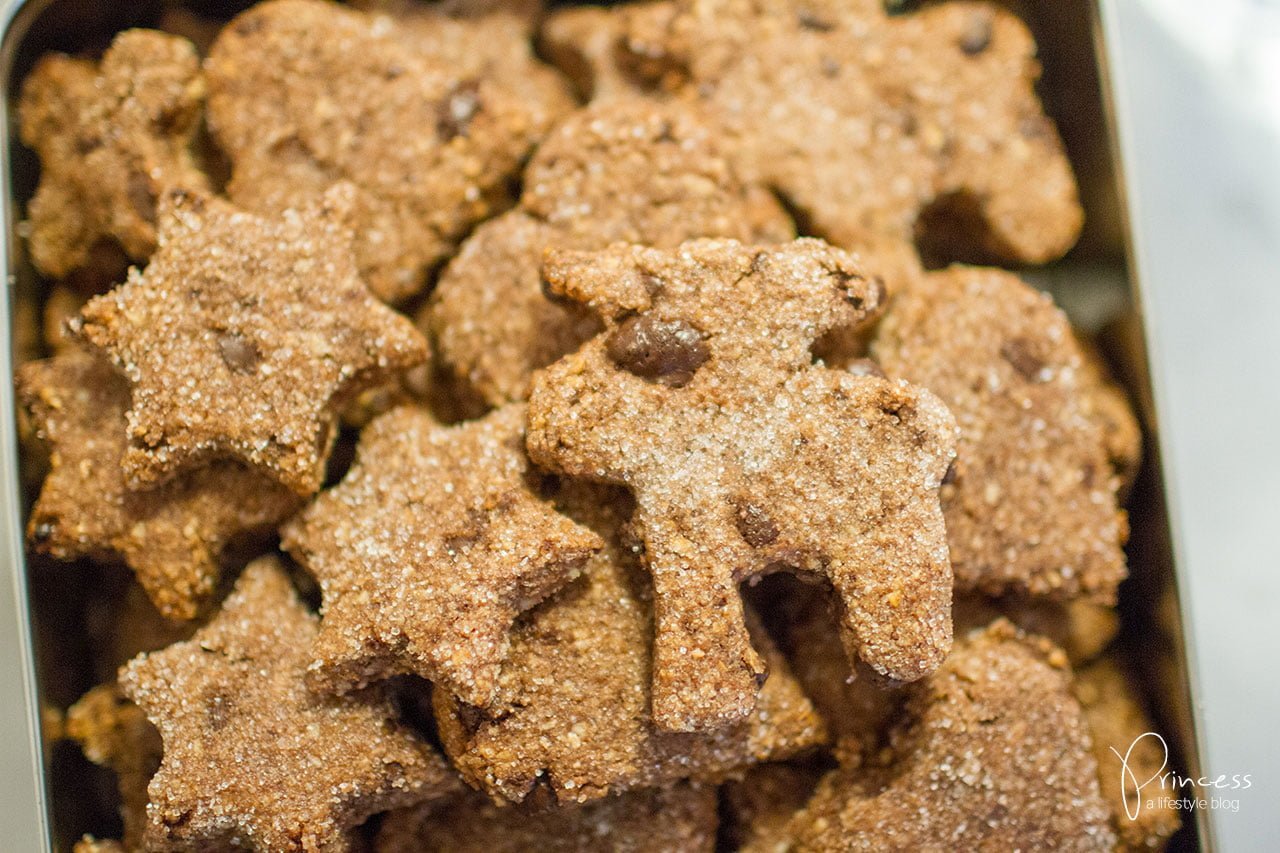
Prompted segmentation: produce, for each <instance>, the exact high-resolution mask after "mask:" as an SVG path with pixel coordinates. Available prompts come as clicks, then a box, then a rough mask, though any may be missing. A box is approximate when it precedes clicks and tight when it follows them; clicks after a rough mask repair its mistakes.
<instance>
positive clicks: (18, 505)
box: [0, 0, 1211, 850]
mask: <svg viewBox="0 0 1280 853" xmlns="http://www.w3.org/2000/svg"><path fill="white" fill-rule="evenodd" d="M226 5H234V4H226ZM242 5H243V4H242ZM160 7H161V3H160V2H158V0H156V2H137V3H125V4H117V3H114V2H111V0H78V2H77V0H29V1H28V2H23V0H0V26H3V28H4V38H3V43H2V46H0V74H2V75H3V78H4V80H5V97H6V110H5V121H6V128H5V132H4V133H3V134H0V186H3V188H4V198H5V199H6V200H7V202H8V204H7V205H6V208H5V221H4V227H3V230H2V231H0V245H2V246H3V248H4V258H5V261H6V263H7V265H8V266H7V273H8V298H7V299H6V300H4V301H3V304H0V329H3V330H4V331H3V334H6V335H8V342H9V345H8V346H4V347H0V374H3V375H5V376H11V375H12V372H13V361H14V358H13V347H14V342H15V340H16V336H15V335H14V334H13V332H14V328H15V327H14V326H13V323H14V322H15V318H14V312H13V308H14V305H15V304H16V295H17V293H18V292H19V290H20V289H21V288H24V287H35V286H37V282H36V279H35V277H34V275H33V273H32V272H31V271H30V269H29V267H28V266H27V265H26V262H25V259H24V257H23V255H24V253H23V247H22V245H21V239H20V236H19V224H20V220H21V213H22V211H23V210H24V209H25V204H26V198H25V194H26V193H29V192H30V191H31V187H32V183H33V176H34V175H33V172H34V169H35V168H36V164H35V163H34V161H33V160H32V159H31V158H30V157H29V156H28V157H24V158H22V159H18V158H17V157H16V156H15V155H16V152H15V146H16V143H15V142H14V141H13V140H14V129H13V127H12V123H13V117H12V112H13V109H12V107H13V103H12V96H13V94H14V93H15V91H16V88H17V85H18V84H19V83H20V80H21V76H20V75H21V74H22V73H24V71H25V67H24V66H25V65H27V64H29V63H30V61H31V60H32V57H34V56H35V55H37V54H38V53H39V52H41V51H42V50H44V49H46V48H56V49H64V50H65V49H77V48H81V49H83V48H85V47H87V46H90V45H104V44H105V43H106V42H107V41H108V40H109V38H110V37H111V35H112V34H113V33H114V32H116V31H118V30H120V29H123V28H125V27H127V26H129V25H134V24H145V23H147V22H148V21H150V20H151V19H152V18H153V17H154V16H155V15H156V14H157V13H158V11H159V9H160ZM206 7H207V5H206ZM1036 14H1038V15H1039V16H1040V17H1041V19H1042V20H1041V21H1040V22H1039V23H1040V25H1041V27H1042V28H1047V29H1048V34H1049V36H1050V37H1049V38H1046V37H1045V32H1043V31H1042V32H1039V33H1037V35H1038V36H1039V37H1040V40H1041V41H1040V43H1041V54H1042V58H1043V60H1044V64H1045V68H1046V84H1047V87H1048V91H1047V101H1048V102H1049V103H1050V108H1051V111H1054V110H1053V107H1052V104H1053V100H1054V98H1053V94H1054V92H1053V87H1054V85H1055V83H1059V82H1062V83H1067V84H1070V86H1071V87H1072V88H1073V91H1072V92H1071V93H1070V94H1071V95H1072V98H1070V99H1067V103H1065V104H1063V103H1060V104H1059V105H1058V107H1059V108H1058V110H1056V112H1057V115H1056V117H1057V118H1058V120H1059V123H1060V124H1061V125H1062V126H1063V130H1064V136H1065V137H1066V138H1067V140H1068V143H1069V147H1072V146H1071V143H1072V141H1073V139H1074V141H1075V145H1074V150H1073V151H1072V153H1073V155H1076V158H1077V163H1076V165H1077V171H1078V172H1081V168H1080V167H1081V164H1080V162H1079V159H1078V158H1079V157H1080V156H1082V155H1080V152H1081V151H1082V150H1085V151H1088V152H1091V154H1090V155H1089V156H1092V157H1094V158H1101V159H1099V160H1098V162H1095V163H1093V164H1092V167H1091V169H1090V172H1091V173H1090V174H1086V173H1084V172H1081V175H1082V178H1084V179H1085V180H1083V181H1082V190H1083V196H1084V199H1085V202H1086V209H1087V213H1088V215H1089V217H1090V220H1091V221H1093V222H1095V223H1097V222H1098V221H1099V220H1101V221H1102V222H1104V223H1105V222H1106V221H1108V219H1109V217H1108V216H1107V211H1106V209H1107V207H1108V205H1109V204H1110V202H1109V201H1108V200H1109V199H1111V200H1114V199H1115V198H1119V197H1120V194H1119V193H1117V192H1116V191H1117V187H1118V184H1119V181H1118V179H1117V175H1118V174H1119V169H1118V167H1117V163H1118V158H1116V157H1115V155H1114V152H1115V150H1116V149H1115V147H1114V146H1113V145H1112V143H1111V140H1110V138H1109V136H1108V133H1107V130H1106V127H1105V125H1104V124H1103V123H1101V122H1099V123H1095V124H1093V125H1092V126H1089V127H1075V126H1073V125H1072V124H1071V122H1072V121H1073V120H1074V119H1075V118H1077V117H1079V116H1080V115H1090V116H1093V117H1095V118H1098V117H1101V116H1102V115H1103V110H1104V92H1105V91H1106V87H1105V86H1093V87H1092V88H1090V89H1089V90H1088V91H1085V92H1081V91H1078V90H1079V89H1080V88H1081V87H1080V85H1079V84H1078V80H1079V79H1080V78H1079V76H1078V75H1079V74H1080V73H1082V71H1086V70H1091V69H1092V68H1093V67H1094V62H1093V59H1092V57H1093V56H1094V50H1093V46H1092V36H1093V35H1094V34H1096V32H1097V28H1096V27H1095V26H1094V19H1093V17H1092V16H1091V14H1090V7H1089V6H1086V5H1084V4H1075V3H1056V2H1052V0H1046V1H1045V2H1043V3H1041V4H1039V5H1038V6H1035V7H1033V15H1036ZM1086 45H1087V47H1086ZM1098 50H1099V52H1100V53H1101V52H1102V51H1103V47H1102V46H1101V45H1100V46H1099V48H1098ZM1081 51H1083V53H1081ZM1081 56H1083V57H1084V62H1086V63H1087V64H1088V65H1089V66H1090V69H1083V68H1082V66H1081V65H1080V62H1081ZM1086 77H1087V75H1086ZM1081 97H1083V98H1084V100H1083V101H1081V100H1079V99H1080V98H1081ZM1082 105H1083V109H1081V106H1082ZM1118 119H1119V121H1120V123H1121V124H1122V125H1123V123H1124V121H1125V117H1124V116H1123V115H1122V116H1119V117H1118ZM1099 172H1101V173H1102V174H1101V175H1099V174H1098V173H1099ZM1091 184H1092V185H1093V186H1092V187H1091ZM1116 209H1117V210H1118V209H1119V207H1117V208H1116ZM1105 230H1106V229H1105V228H1103V229H1102V231H1103V232H1105ZM1113 234H1115V235H1116V236H1114V237H1113V238H1112V240H1111V241H1110V245H1109V241H1108V239H1107V237H1106V235H1105V233H1100V232H1099V230H1098V229H1096V228H1095V230H1094V231H1093V232H1091V233H1087V234H1086V240H1085V246H1084V247H1083V248H1082V250H1080V251H1077V252H1073V255H1072V256H1071V258H1072V259H1071V260H1069V261H1068V262H1064V263H1062V264H1059V265H1055V266H1054V267H1050V268H1048V269H1046V270H1043V271H1037V272H1035V273H1034V274H1033V275H1032V276H1031V277H1032V278H1033V280H1035V281H1037V282H1038V283H1040V284H1041V285H1042V286H1045V287H1047V288H1048V289H1050V290H1052V291H1053V292H1054V293H1055V296H1057V297H1058V299H1059V302H1060V303H1061V304H1062V305H1063V306H1064V308H1065V309H1066V310H1067V311H1068V313H1070V314H1072V316H1073V319H1074V320H1075V321H1076V322H1077V323H1078V324H1081V325H1084V326H1086V327H1087V328H1089V329H1090V330H1091V331H1094V330H1097V329H1098V328H1099V327H1101V326H1104V325H1106V324H1107V321H1110V320H1113V319H1115V318H1116V317H1118V316H1122V315H1124V314H1125V313H1126V312H1132V311H1133V310H1134V307H1135V306H1139V307H1140V303H1141V301H1140V300H1139V299H1138V298H1137V282H1135V281H1133V280H1132V277H1130V276H1128V275H1127V274H1126V272H1125V265H1124V260H1123V254H1122V251H1123V250H1122V248H1121V247H1120V246H1118V245H1116V240H1123V241H1124V242H1126V243H1131V239H1130V237H1131V235H1128V234H1124V233H1122V232H1121V231H1120V230H1119V228H1117V229H1115V230H1114V231H1113ZM1129 317H1130V319H1131V322H1130V323H1129V324H1128V327H1127V328H1128V332H1129V334H1127V335H1126V334H1119V335H1114V334H1113V335H1111V336H1110V337H1109V338H1108V340H1110V341H1111V342H1112V343H1113V344H1116V345H1115V346H1113V347H1109V348H1108V354H1109V355H1110V356H1112V358H1113V361H1116V362H1118V364H1117V365H1116V366H1117V367H1118V368H1119V373H1120V376H1121V378H1122V379H1123V380H1124V381H1125V382H1126V384H1127V387H1128V389H1129V391H1130V392H1131V394H1132V397H1133V398H1134V400H1135V402H1136V403H1137V404H1138V408H1139V411H1140V414H1141V415H1142V420H1143V422H1144V426H1145V436H1144V438H1145V441H1146V449H1145V456H1146V461H1145V463H1144V464H1145V471H1144V473H1143V474H1142V476H1141V477H1140V479H1139V483H1138V485H1137V486H1136V489H1135V493H1134V500H1135V501H1138V502H1139V503H1138V504H1137V505H1132V506H1131V522H1132V526H1133V540H1132V541H1133V547H1132V548H1131V563H1132V567H1133V575H1134V577H1133V580H1131V581H1130V582H1129V583H1128V584H1127V585H1126V588H1125V592H1124V597H1125V600H1124V601H1123V602H1122V613H1123V616H1124V620H1125V623H1126V625H1127V628H1126V631H1127V632H1128V637H1127V638H1125V640H1124V641H1127V642H1128V648H1129V649H1130V650H1131V651H1133V652H1134V654H1135V656H1136V657H1137V663H1138V668H1139V669H1140V670H1141V671H1142V672H1143V673H1145V674H1146V675H1147V676H1148V677H1147V682H1148V684H1147V686H1148V688H1149V692H1150V693H1151V695H1152V696H1154V697H1156V699H1157V700H1158V708H1157V715H1156V720H1157V726H1158V727H1160V728H1161V729H1162V730H1163V731H1164V732H1166V733H1167V734H1168V735H1169V736H1170V740H1171V741H1172V742H1173V745H1174V747H1175V753H1176V756H1177V758H1176V762H1177V764H1176V767H1177V768H1178V769H1179V772H1183V773H1186V774H1187V775H1191V776H1198V775H1199V768H1200V767H1201V761H1200V757H1201V755H1202V751H1201V747H1200V745H1199V743H1198V738H1197V731H1198V727H1197V724H1196V722H1197V721H1196V719H1195V715H1194V713H1193V708H1194V707H1195V704H1194V702H1193V701H1192V692H1191V690H1192V685H1193V684H1194V679H1193V678H1192V674H1191V673H1190V672H1189V670H1188V665H1187V654H1186V645H1187V642H1186V631H1185V628H1184V621H1185V620H1184V618H1183V615H1184V613H1185V611H1184V610H1183V608H1181V607H1176V608H1173V609H1172V611H1171V612H1169V610H1168V608H1166V611H1167V612H1163V613H1157V612H1156V609H1157V606H1156V605H1157V601H1159V600H1161V598H1162V597H1163V598H1164V599H1165V600H1167V599H1168V596H1173V597H1174V599H1175V600H1176V597H1177V593H1176V589H1177V584H1176V576H1175V574H1174V565H1173V560H1172V555H1173V539H1172V536H1171V531H1170V527H1169V524H1168V519H1167V514H1166V513H1165V510H1164V489H1163V479H1164V478H1163V476H1162V475H1163V474H1164V472H1162V471H1161V470H1160V464H1159V461H1160V459H1161V452H1160V451H1161V448H1160V445H1159V434H1158V432H1157V431H1156V425H1157V423H1158V419H1157V417H1156V407H1155V404H1154V403H1153V394H1152V389H1151V381H1150V379H1149V371H1148V370H1147V368H1148V366H1149V365H1148V364H1147V363H1146V355H1145V347H1144V333H1143V332H1144V330H1143V329H1142V328H1141V318H1140V316H1139V315H1138V314H1136V313H1130V314H1129ZM1133 319H1136V320H1137V323H1138V325H1137V326H1135V325H1134V323H1133V322H1132V320H1133ZM1123 325H1124V324H1121V326H1122V328H1123ZM1135 333H1136V334H1135ZM13 405H14V400H13V391H12V383H10V382H7V381H6V382H0V549H3V554H4V557H5V559H6V560H7V563H8V566H9V569H10V574H11V578H10V582H9V583H0V684H3V685H5V686H6V687H8V688H9V689H5V690H0V761H3V766H4V767H5V769H6V771H7V772H6V781H5V793H4V796H3V797H0V838H3V841H2V842H0V846H2V847H4V848H5V849H12V850H36V849H47V848H49V847H50V843H51V841H50V839H51V838H53V837H54V834H53V833H52V832H51V826H52V825H53V822H54V821H55V820H56V819H57V817H56V816H55V815H52V814H51V813H50V812H51V808H50V805H49V804H50V801H51V798H50V797H49V796H48V795H47V793H48V792H47V791H46V784H47V783H46V777H45V769H44V766H43V765H44V762H43V760H42V756H43V754H44V751H43V748H42V745H41V737H40V703H39V696H40V693H39V691H38V686H39V685H38V679H37V677H36V671H37V670H36V666H35V660H34V654H33V646H34V639H33V635H32V625H31V617H30V605H29V599H28V585H27V565H26V562H25V559H24V555H23V543H22V531H23V513H24V510H25V507H24V498H23V495H22V492H21V484H20V478H19V470H18V459H19V454H18V446H17V437H16V429H15V412H14V410H13ZM1152 638H1155V639H1156V643H1155V646H1156V647H1155V648H1152V647H1151V646H1152V644H1151V642H1149V641H1150V640H1151V639H1152ZM1139 640H1141V642H1138V641H1139ZM14 685H21V689H20V690H19V689H14V688H13V686H14ZM1184 818H1188V819H1189V820H1188V822H1194V827H1193V828H1192V829H1189V830H1184V833H1183V834H1182V835H1181V836H1180V838H1179V846H1185V847H1186V848H1194V847H1195V846H1197V845H1198V846H1200V847H1202V848H1205V849H1208V848H1209V847H1210V846H1211V837H1210V826H1209V823H1210V821H1209V815H1208V814H1207V813H1205V812H1202V811H1198V812H1192V813H1191V814H1190V815H1184Z"/></svg>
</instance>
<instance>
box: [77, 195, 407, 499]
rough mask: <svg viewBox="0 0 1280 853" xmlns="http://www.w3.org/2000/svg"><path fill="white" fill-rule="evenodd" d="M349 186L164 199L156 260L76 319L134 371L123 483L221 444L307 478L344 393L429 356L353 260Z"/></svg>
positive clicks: (320, 463)
mask: <svg viewBox="0 0 1280 853" xmlns="http://www.w3.org/2000/svg"><path fill="white" fill-rule="evenodd" d="M353 196H354V190H353V188H352V187H351V186H350V185H349V184H340V185H337V186H335V187H333V188H332V189H331V190H330V191H329V192H327V193H325V195H324V196H323V197H322V198H321V199H319V200H318V201H317V202H316V203H314V204H311V205H308V206H307V207H304V208H300V209H298V210H289V211H286V212H285V213H283V214H281V215H279V216H271V217H262V216H257V215H255V214H251V213H247V212H244V211H242V210H240V209H238V208H236V207H234V206H232V205H231V204H229V203H227V202H226V201H223V200H221V199H219V198H214V197H211V196H206V195H200V194H196V193H190V192H185V191H177V192H173V193H169V194H167V195H166V196H165V197H164V198H163V199H161V203H160V232H161V233H160V247H159V249H158V250H157V251H156V253H155V256H154V257H153V258H152V259H151V263H150V264H148V265H147V268H146V269H145V270H144V271H141V272H139V271H136V270H135V271H133V272H131V273H130V275H129V280H128V281H127V282H125V283H124V284H123V285H121V286H120V287H118V288H116V289H115V290H113V291H111V292H110V293H107V294H105V295H103V296H100V297H97V298H95V299H93V300H92V301H91V302H89V303H88V304H87V305H86V306H85V307H84V310H83V311H82V312H81V314H80V318H79V320H78V326H77V329H78V333H79V334H80V335H81V336H82V337H83V338H84V339H86V340H88V341H89V342H91V343H93V344H94V345H96V346H98V347H101V348H102V349H104V350H105V351H106V352H107V353H108V354H109V355H110V356H111V358H112V360H113V361H114V362H115V363H116V364H117V365H118V366H119V367H120V368H121V369H122V370H123V371H124V373H125V375H126V376H127V377H128V378H129V384H130V390H131V392H132V402H131V406H130V409H129V448H128V450H127V451H126V453H125V455H124V469H125V474H126V476H127V478H128V482H129V485H130V487H131V488H140V487H144V486H149V485H155V484H158V483H161V482H163V481H164V480H165V479H167V478H169V477H171V476H173V475H174V474H176V473H177V472H179V471H181V470H184V469H191V468H193V467H198V466H199V465H201V464H204V463H206V462H208V461H209V460H210V459H214V458H223V457H230V458H237V459H240V460H241V461H243V462H244V463H245V464H247V465H250V466H252V467H254V468H257V469H259V470H261V471H263V472H264V473H266V474H269V475H270V476H272V477H274V478H275V479H277V480H278V481H279V482H280V483H282V484H283V485H285V486H286V487H288V488H290V489H292V490H293V491H295V492H296V493H298V494H301V495H307V494H311V493H313V492H315V491H316V490H317V489H319V487H320V483H321V481H322V479H323V475H324V462H325V459H326V457H327V455H328V451H329V447H330V445H331V442H332V438H333V434H334V430H335V422H336V419H337V414H336V409H337V408H338V407H339V406H340V404H341V402H342V398H343V396H344V395H350V394H353V393H355V392H357V391H359V390H360V389H361V388H363V387H366V386H369V385H372V384H376V383H377V382H378V381H379V380H380V379H381V378H382V377H384V376H386V375H388V374H389V373H390V372H392V371H394V370H397V369H404V368H408V367H412V366H413V365H415V364H419V363H421V362H423V361H424V360H425V359H426V357H427V343H426V341H425V340H424V339H423V338H422V336H421V335H419V334H418V333H417V331H416V330H415V329H414V328H413V326H412V324H410V323H409V322H408V321H407V320H406V319H405V318H403V317H401V316H400V315H398V314H396V313H395V312H394V311H392V310H391V309H390V308H387V307H386V306H385V305H383V304H381V303H380V302H379V301H378V300H376V299H375V298H374V297H373V295H372V294H370V293H369V290H368V288H366V287H365V285H364V282H362V281H361V279H360V277H359V275H358V274H357V272H356V266H355V260H354V257H353V255H352V252H351V239H352V237H351V234H352V232H351V227H352V226H351V222H352V220H351V214H350V211H351V209H352V205H353V204H354V199H353Z"/></svg>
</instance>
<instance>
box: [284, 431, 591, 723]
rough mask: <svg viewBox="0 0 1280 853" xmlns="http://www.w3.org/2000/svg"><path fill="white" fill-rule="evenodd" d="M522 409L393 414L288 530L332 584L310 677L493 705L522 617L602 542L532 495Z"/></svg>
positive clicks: (292, 546)
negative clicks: (395, 681) (417, 686)
mask: <svg viewBox="0 0 1280 853" xmlns="http://www.w3.org/2000/svg"><path fill="white" fill-rule="evenodd" d="M524 418H525V410H524V407H523V406H509V407H507V408H504V409H500V410H498V411H497V412H495V413H493V414H491V415H489V416H488V417H486V418H484V419H483V420H479V421H470V422H467V423H464V424H462V425H460V426H456V427H444V426H441V425H440V424H439V423H437V422H436V421H435V420H434V419H433V418H432V417H431V416H430V415H429V414H428V413H427V412H425V411H424V410H421V409H416V408H412V407H403V408H400V409H395V410H393V411H391V412H388V413H387V414H385V415H383V416H381V417H379V418H377V419H376V420H374V421H373V422H372V423H371V424H370V425H369V426H368V427H366V428H365V430H364V432H363V433H362V434H361V436H360V444H359V447H358V448H357V451H356V462H355V465H354V466H353V467H352V469H351V471H350V472H349V473H348V474H347V477H346V479H344V480H343V481H342V483H340V484H339V485H338V486H336V487H335V488H333V489H331V490H329V491H327V492H325V493H324V494H322V495H321V496H320V497H319V498H317V499H316V501H315V503H314V504H312V506H310V507H309V508H308V509H307V510H306V511H304V512H303V513H302V514H301V515H299V516H298V517H297V518H295V519H294V520H292V521H291V522H289V524H288V525H287V526H286V527H285V529H284V530H283V531H282V535H283V540H284V547H285V549H286V550H288V551H289V552H290V553H291V554H293V555H294V556H295V557H296V558H297V559H298V560H299V562H301V563H302V564H303V565H304V566H306V567H307V568H308V569H309V570H310V571H311V572H312V574H314V575H315V576H316V578H317V579H318V580H319V581H320V587H321V590H322V592H323V594H324V610H323V613H324V622H323V624H322V627H321V632H320V637H319V639H318V640H317V642H316V645H315V648H314V650H313V655H314V657H315V658H317V659H318V663H317V664H316V666H315V667H314V669H315V672H314V673H313V682H312V683H313V684H316V685H317V686H318V687H323V688H327V689H336V690H344V689H349V688H351V687H358V686H361V685H363V684H366V683H368V682H369V681H372V680H374V679H378V678H385V677H387V676H390V675H394V674H398V673H414V674H417V675H421V676H422V677H424V678H428V679H431V680H432V681H434V682H436V683H437V684H438V685H440V686H442V687H444V688H445V689H447V690H449V691H452V692H453V693H456V694H457V695H458V696H459V697H461V698H462V699H463V701H465V702H468V703H470V704H472V705H479V706H483V705H486V704H488V702H489V701H490V700H491V698H492V696H493V692H494V690H495V689H496V686H497V677H498V671H499V667H500V665H501V663H502V661H503V659H504V658H505V657H506V655H507V648H508V644H509V642H508V638H507V634H508V632H509V630H510V628H511V624H512V623H513V622H514V621H515V618H516V616H517V615H518V614H519V613H520V612H521V611H523V610H527V609H528V608H530V607H532V606H533V605H534V604H537V603H538V602H539V601H541V600H542V599H543V598H545V597H546V596H548V595H550V594H551V593H552V592H554V591H556V590H557V589H559V588H560V587H561V586H563V585H564V584H565V583H566V582H568V581H569V580H570V579H571V578H572V577H573V576H574V575H575V573H576V572H577V570H578V569H579V568H580V567H581V566H582V564H583V563H584V562H585V561H586V559H587V557H589V556H590V555H591V554H592V553H593V552H594V551H596V550H598V549H599V548H600V547H601V542H600V539H599V537H597V536H596V535H595V534H594V533H592V532H591V531H590V530H589V529H587V528H585V527H581V526H579V525H577V524H575V523H574V522H572V521H571V520H569V519H568V518H566V517H565V516H562V515H560V514H559V513H557V512H556V510H555V508H554V507H553V506H552V505H551V504H550V503H548V502H547V501H545V500H543V499H541V498H539V497H538V495H537V494H536V493H535V491H534V487H535V482H534V481H535V480H536V477H537V475H536V474H535V473H534V472H531V471H530V470H529V464H528V460H527V459H526V458H525V454H524V447H523V443H522V438H523V433H524Z"/></svg>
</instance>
